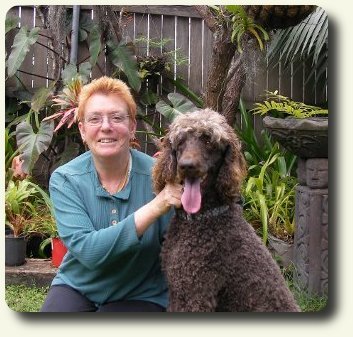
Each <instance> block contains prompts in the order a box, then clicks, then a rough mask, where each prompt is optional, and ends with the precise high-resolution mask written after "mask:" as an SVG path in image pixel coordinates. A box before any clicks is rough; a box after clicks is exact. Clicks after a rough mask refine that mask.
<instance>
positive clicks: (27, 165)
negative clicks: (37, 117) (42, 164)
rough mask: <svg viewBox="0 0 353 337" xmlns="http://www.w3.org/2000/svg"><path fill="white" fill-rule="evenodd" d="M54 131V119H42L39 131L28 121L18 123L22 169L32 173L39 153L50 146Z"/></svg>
mask: <svg viewBox="0 0 353 337" xmlns="http://www.w3.org/2000/svg"><path fill="white" fill-rule="evenodd" d="M53 132H54V121H52V120H50V121H42V122H41V124H40V126H39V129H38V132H37V133H36V132H35V131H34V130H33V128H32V126H31V125H30V124H29V123H28V122H27V121H24V122H21V123H20V124H18V125H17V127H16V141H17V145H18V146H19V147H21V149H22V151H21V152H22V154H21V158H22V159H23V163H22V170H23V171H24V172H25V173H27V174H30V172H31V170H32V168H33V166H34V164H35V163H36V161H37V159H38V158H39V155H40V154H41V153H42V152H43V151H45V150H46V149H47V148H48V147H49V144H50V142H51V140H52V137H53Z"/></svg>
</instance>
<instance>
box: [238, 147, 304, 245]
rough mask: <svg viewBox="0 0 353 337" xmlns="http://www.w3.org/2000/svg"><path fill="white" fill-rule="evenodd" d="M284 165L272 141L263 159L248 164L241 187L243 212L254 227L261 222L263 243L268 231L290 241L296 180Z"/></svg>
mask: <svg viewBox="0 0 353 337" xmlns="http://www.w3.org/2000/svg"><path fill="white" fill-rule="evenodd" d="M285 164H286V163H285V161H284V157H283V156H282V154H281V151H280V148H279V145H278V143H275V144H274V147H273V150H272V151H271V153H270V155H269V157H268V158H267V160H266V161H265V162H260V163H259V164H257V165H252V166H250V167H249V178H248V179H247V180H246V182H245V184H244V187H243V196H244V198H245V205H244V215H245V217H246V219H247V220H248V221H249V222H250V223H252V224H253V225H254V227H255V228H256V227H257V226H258V225H260V228H259V229H260V232H261V234H262V239H263V242H264V243H266V242H267V239H268V233H271V234H272V235H273V236H275V237H277V238H280V239H283V240H286V241H291V240H293V235H294V211H295V186H296V184H297V181H296V178H294V177H293V176H290V175H289V174H288V172H289V169H288V167H287V166H286V165H285ZM279 168H281V169H280V170H279ZM254 172H255V173H254ZM256 172H259V173H256Z"/></svg>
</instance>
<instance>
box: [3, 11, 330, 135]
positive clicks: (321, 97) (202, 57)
mask: <svg viewBox="0 0 353 337" xmlns="http://www.w3.org/2000/svg"><path fill="white" fill-rule="evenodd" d="M113 7H114V9H115V10H116V11H118V12H121V9H122V7H123V8H124V12H125V13H127V14H125V17H124V20H123V22H124V25H123V37H124V38H125V39H128V38H129V39H132V40H135V39H137V38H139V37H145V38H147V39H145V42H139V43H137V46H138V50H137V52H138V54H140V55H141V54H145V55H149V54H150V53H156V52H157V53H158V50H156V49H153V48H151V47H150V46H149V43H148V39H157V40H161V39H170V42H168V43H167V44H166V45H165V47H164V48H165V50H170V51H174V52H175V53H177V51H179V52H180V53H181V54H182V55H183V56H184V57H186V59H187V60H188V61H187V63H186V64H183V65H178V64H177V63H175V64H174V67H173V72H174V75H175V76H180V77H182V78H183V79H184V81H185V83H186V84H187V85H188V86H189V87H190V88H191V89H192V90H193V91H194V92H196V93H197V94H202V91H203V89H204V87H205V84H206V81H207V73H208V69H209V65H210V57H211V48H212V39H213V37H212V33H211V32H210V30H209V29H208V28H207V26H206V25H205V23H204V22H203V20H202V19H201V18H200V17H199V15H198V13H197V12H196V11H195V10H194V8H193V6H170V5H167V6H113ZM9 12H10V13H11V15H13V16H18V17H20V26H24V25H26V26H27V27H33V26H40V27H42V26H43V25H42V22H41V20H40V18H39V17H38V11H36V8H35V7H33V6H18V7H13V8H11V9H10V11H9ZM81 15H83V16H85V17H86V19H89V20H93V18H94V16H95V9H94V7H92V8H91V7H89V6H81ZM41 33H42V36H41V37H40V39H39V42H40V44H35V45H34V46H33V47H32V49H31V51H30V53H29V54H28V55H27V57H26V59H25V60H24V62H23V65H22V66H21V69H20V70H21V72H20V73H19V78H20V80H21V81H22V82H23V83H24V84H25V85H26V86H27V87H28V88H32V89H33V90H34V89H35V88H37V87H42V86H44V85H46V86H47V85H49V83H50V81H51V79H52V71H53V60H52V57H51V56H50V53H49V52H48V51H47V49H46V48H45V47H43V46H45V45H47V44H48V43H49V42H48V38H46V37H45V35H46V34H45V33H46V30H45V29H42V30H41ZM9 50H10V45H7V46H6V51H7V53H9ZM85 50H87V48H86V49H84V48H83V47H81V48H79V52H78V62H82V61H84V60H86V59H87V56H88V55H87V51H85ZM159 52H160V51H159ZM244 59H245V60H246V66H247V68H248V72H247V83H246V86H245V87H244V89H243V93H242V97H243V99H244V101H245V102H246V104H247V105H248V106H251V105H252V104H253V102H256V101H262V99H263V97H262V96H261V95H263V94H264V92H265V90H270V91H274V90H279V92H280V93H281V94H283V95H285V96H289V97H291V98H292V99H294V100H297V101H303V102H305V103H308V104H317V105H320V104H322V103H324V102H326V101H327V88H326V87H325V86H324V84H318V85H316V86H315V83H314V79H312V80H311V81H309V82H308V83H306V82H307V81H306V80H307V77H308V74H309V73H310V71H311V66H310V64H304V63H296V64H292V65H291V67H290V71H288V72H287V73H285V74H283V65H281V64H279V65H277V66H275V67H268V66H267V60H266V59H265V58H264V57H263V56H262V54H261V53H260V52H259V51H257V50H255V48H254V50H252V51H249V52H248V53H247V54H246V55H245V57H244ZM105 71H106V64H105V60H104V57H103V56H102V57H101V58H100V59H99V61H98V65H97V66H96V67H95V68H94V69H93V70H92V75H91V76H92V78H96V77H99V76H101V75H102V74H104V73H105ZM33 74H36V76H34V75H33ZM38 75H39V76H38ZM46 78H49V79H46ZM12 84H13V83H12ZM12 84H11V81H10V82H8V83H7V84H6V85H7V86H11V85H12ZM256 124H257V125H259V124H258V123H256ZM258 127H259V126H258ZM260 128H261V127H260Z"/></svg>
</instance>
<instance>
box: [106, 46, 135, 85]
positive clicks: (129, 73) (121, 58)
mask: <svg viewBox="0 0 353 337" xmlns="http://www.w3.org/2000/svg"><path fill="white" fill-rule="evenodd" d="M107 46H108V47H109V48H110V49H111V57H112V62H113V64H114V65H115V66H116V67H118V68H119V69H121V70H122V71H123V72H124V74H125V75H126V77H127V79H128V81H129V85H130V86H131V88H132V89H134V90H135V91H136V92H139V91H140V88H141V78H140V76H139V73H138V65H137V60H136V56H135V55H134V54H133V53H132V52H131V50H130V49H129V47H128V46H127V45H126V44H125V43H120V44H118V45H115V44H114V43H113V42H112V41H108V42H107Z"/></svg>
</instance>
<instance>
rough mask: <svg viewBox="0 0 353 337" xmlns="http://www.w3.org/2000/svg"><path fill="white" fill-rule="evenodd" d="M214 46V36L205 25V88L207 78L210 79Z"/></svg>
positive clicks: (203, 84) (203, 70)
mask: <svg viewBox="0 0 353 337" xmlns="http://www.w3.org/2000/svg"><path fill="white" fill-rule="evenodd" d="M212 44H213V34H212V32H211V31H210V30H209V29H208V27H207V26H206V24H204V25H203V50H202V52H203V62H202V63H203V69H202V72H203V75H202V77H203V83H202V86H203V88H205V87H206V83H207V78H208V70H209V68H210V63H211V59H212Z"/></svg>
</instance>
